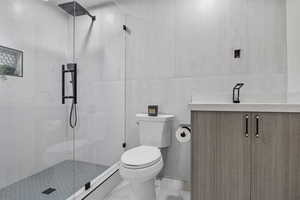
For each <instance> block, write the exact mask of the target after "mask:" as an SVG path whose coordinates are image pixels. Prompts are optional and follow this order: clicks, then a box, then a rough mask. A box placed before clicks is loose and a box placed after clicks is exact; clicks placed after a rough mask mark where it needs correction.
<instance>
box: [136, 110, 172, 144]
mask: <svg viewBox="0 0 300 200" xmlns="http://www.w3.org/2000/svg"><path fill="white" fill-rule="evenodd" d="M136 118H137V122H138V127H139V136H140V144H141V145H148V146H155V147H158V148H163V147H168V146H170V144H171V132H172V123H173V119H174V115H166V114H159V115H158V116H157V117H151V116H148V114H137V115H136Z"/></svg>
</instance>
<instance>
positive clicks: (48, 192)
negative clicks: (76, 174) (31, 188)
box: [42, 187, 56, 195]
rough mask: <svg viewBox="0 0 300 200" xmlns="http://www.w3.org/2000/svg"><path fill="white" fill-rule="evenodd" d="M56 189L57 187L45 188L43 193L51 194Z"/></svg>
mask: <svg viewBox="0 0 300 200" xmlns="http://www.w3.org/2000/svg"><path fill="white" fill-rule="evenodd" d="M55 191H56V189H55V188H51V187H50V188H48V189H46V190H44V191H43V192H42V193H43V194H46V195H49V194H51V193H53V192H55Z"/></svg>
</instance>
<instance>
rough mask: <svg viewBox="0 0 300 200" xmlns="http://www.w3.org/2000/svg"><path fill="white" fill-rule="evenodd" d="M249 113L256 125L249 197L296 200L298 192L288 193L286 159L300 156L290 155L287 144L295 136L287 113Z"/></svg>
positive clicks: (287, 164)
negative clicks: (250, 194)
mask: <svg viewBox="0 0 300 200" xmlns="http://www.w3.org/2000/svg"><path fill="white" fill-rule="evenodd" d="M252 116H253V117H252V118H253V128H254V129H255V130H254V133H253V141H252V184H251V185H252V199H253V200H299V196H298V198H291V197H290V196H289V190H290V189H291V188H290V186H291V185H290V180H289V170H290V169H289V168H290V167H289V166H290V164H289V163H290V162H293V161H292V160H291V159H296V160H298V161H299V158H296V157H294V158H292V157H290V156H291V154H290V153H289V152H290V150H289V148H290V147H289V144H290V142H292V141H293V140H294V139H295V138H293V137H291V134H290V128H291V127H290V120H289V116H290V115H289V114H288V113H260V114H253V115H252ZM299 122H300V121H299ZM298 126H299V125H298ZM298 130H299V129H298ZM298 155H299V154H298ZM298 166H299V165H298ZM294 170H295V169H294ZM298 177H299V176H298ZM298 186H299V185H298ZM298 190H299V188H298Z"/></svg>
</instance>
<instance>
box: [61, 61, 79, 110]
mask: <svg viewBox="0 0 300 200" xmlns="http://www.w3.org/2000/svg"><path fill="white" fill-rule="evenodd" d="M67 73H71V77H72V80H71V83H72V91H73V93H72V94H73V96H66V85H65V83H66V74H67ZM66 99H72V100H73V103H74V104H77V64H76V63H69V64H67V68H66V66H65V65H62V104H65V103H66Z"/></svg>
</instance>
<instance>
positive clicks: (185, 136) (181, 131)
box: [176, 127, 191, 143]
mask: <svg viewBox="0 0 300 200" xmlns="http://www.w3.org/2000/svg"><path fill="white" fill-rule="evenodd" d="M176 139H177V141H178V142H179V143H186V142H189V141H191V131H190V129H189V128H187V127H179V128H178V129H177V131H176Z"/></svg>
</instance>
